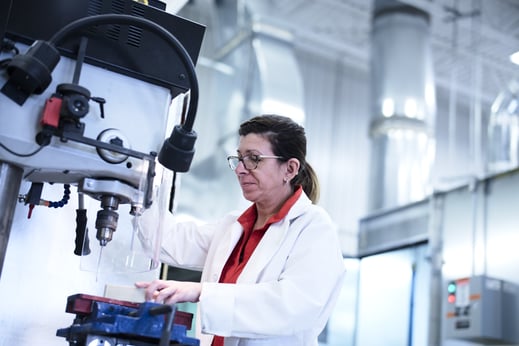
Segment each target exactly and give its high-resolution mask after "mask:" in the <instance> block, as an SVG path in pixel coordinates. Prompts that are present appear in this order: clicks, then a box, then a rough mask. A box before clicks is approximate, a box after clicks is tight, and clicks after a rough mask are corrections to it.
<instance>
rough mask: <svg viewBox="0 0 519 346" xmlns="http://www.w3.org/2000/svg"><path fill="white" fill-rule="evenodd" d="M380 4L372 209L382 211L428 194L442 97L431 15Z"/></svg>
mask: <svg viewBox="0 0 519 346" xmlns="http://www.w3.org/2000/svg"><path fill="white" fill-rule="evenodd" d="M374 4H375V6H374V14H373V26H372V27H373V30H372V36H371V40H372V41H371V44H372V46H371V92H372V97H371V99H372V100H373V103H372V108H371V112H372V122H371V127H370V136H371V140H372V153H371V183H370V188H371V191H370V199H369V203H370V206H369V207H370V210H379V209H387V208H392V207H397V206H401V205H405V204H408V203H411V202H415V201H418V200H421V199H423V198H424V197H426V196H427V194H428V190H429V180H430V171H431V168H432V164H433V161H434V136H433V133H434V131H433V129H434V117H435V112H436V100H435V98H436V96H435V89H434V78H433V61H432V57H431V48H430V18H429V15H428V13H426V12H424V11H422V10H420V9H417V8H414V7H412V6H409V5H406V4H402V3H400V2H398V1H391V0H389V1H388V0H385V1H384V0H376V1H375V3H374Z"/></svg>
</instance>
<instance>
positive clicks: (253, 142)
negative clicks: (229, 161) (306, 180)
mask: <svg viewBox="0 0 519 346" xmlns="http://www.w3.org/2000/svg"><path fill="white" fill-rule="evenodd" d="M237 152H238V153H237V154H238V156H240V157H244V156H247V155H249V154H254V155H267V156H274V153H273V152H272V146H271V144H270V142H269V141H268V140H267V139H266V138H264V137H263V136H261V135H258V134H254V133H250V134H248V135H246V136H241V137H240V143H239V145H238V150H237ZM235 172H236V176H237V177H238V181H239V183H240V186H241V189H242V192H243V196H244V197H245V198H246V199H247V200H248V201H251V202H254V203H257V204H266V205H271V204H276V205H277V204H279V203H280V202H283V201H284V199H285V198H286V187H287V185H289V184H284V183H283V179H284V178H285V177H286V174H287V163H286V162H280V161H279V160H277V159H272V158H268V159H267V158H266V159H262V160H261V161H259V162H258V167H256V168H255V169H253V170H248V169H246V168H245V166H244V165H243V162H240V163H239V164H238V167H237V168H236V170H235Z"/></svg>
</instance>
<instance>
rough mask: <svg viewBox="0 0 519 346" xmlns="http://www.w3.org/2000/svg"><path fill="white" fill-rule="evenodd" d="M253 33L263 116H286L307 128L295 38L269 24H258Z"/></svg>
mask: <svg viewBox="0 0 519 346" xmlns="http://www.w3.org/2000/svg"><path fill="white" fill-rule="evenodd" d="M253 31H254V36H253V39H252V47H253V49H254V54H255V57H256V62H257V65H258V71H259V74H258V78H259V83H260V94H261V95H260V102H261V105H260V107H259V108H260V111H259V112H260V113H277V114H281V115H285V116H288V117H290V118H292V119H293V120H295V121H296V122H298V123H300V124H303V123H304V120H305V114H304V104H303V93H304V91H303V81H302V77H301V73H300V71H299V64H298V62H297V59H296V57H295V54H294V48H293V46H292V36H291V35H290V34H289V33H288V32H285V31H283V30H280V29H278V28H274V27H271V26H269V25H265V24H255V25H254V26H253Z"/></svg>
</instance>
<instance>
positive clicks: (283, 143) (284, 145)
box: [238, 114, 319, 204]
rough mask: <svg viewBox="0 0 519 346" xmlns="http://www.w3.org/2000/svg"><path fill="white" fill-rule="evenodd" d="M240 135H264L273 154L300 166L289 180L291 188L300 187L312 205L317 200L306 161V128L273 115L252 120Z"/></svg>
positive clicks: (314, 181)
mask: <svg viewBox="0 0 519 346" xmlns="http://www.w3.org/2000/svg"><path fill="white" fill-rule="evenodd" d="M238 133H239V135H240V136H246V135H248V134H250V133H254V134H258V135H262V136H264V137H265V138H266V139H267V140H268V141H269V142H270V144H271V145H272V150H273V152H274V155H276V156H281V157H283V159H281V160H285V161H286V160H288V159H290V158H296V159H298V160H299V162H300V164H301V167H300V168H299V173H298V174H297V176H296V177H295V178H294V179H292V180H291V181H290V183H291V184H292V186H296V185H301V186H302V187H303V191H304V192H305V193H306V194H307V196H308V197H309V198H310V200H311V201H312V203H314V204H315V203H317V201H318V200H319V180H318V179H317V175H316V174H315V171H314V169H313V168H312V166H310V164H309V163H308V162H306V134H305V129H304V128H303V127H302V126H301V125H299V124H298V123H296V122H295V121H293V120H292V119H290V118H288V117H285V116H281V115H275V114H265V115H259V116H256V117H253V118H251V119H249V120H247V121H245V122H243V123H242V124H241V125H240V129H239V130H238Z"/></svg>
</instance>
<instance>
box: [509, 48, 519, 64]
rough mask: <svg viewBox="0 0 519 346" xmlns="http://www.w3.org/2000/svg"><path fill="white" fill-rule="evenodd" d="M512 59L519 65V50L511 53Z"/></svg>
mask: <svg viewBox="0 0 519 346" xmlns="http://www.w3.org/2000/svg"><path fill="white" fill-rule="evenodd" d="M510 61H511V62H513V63H514V64H517V65H519V50H518V51H517V52H515V53H513V54H511V55H510Z"/></svg>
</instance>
